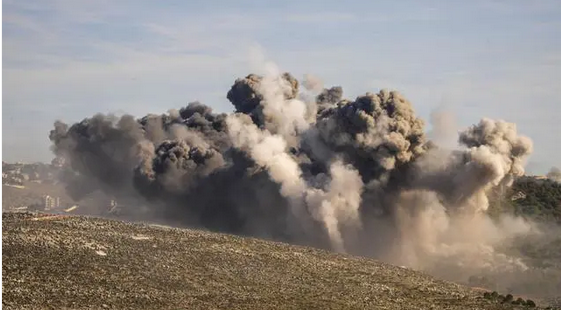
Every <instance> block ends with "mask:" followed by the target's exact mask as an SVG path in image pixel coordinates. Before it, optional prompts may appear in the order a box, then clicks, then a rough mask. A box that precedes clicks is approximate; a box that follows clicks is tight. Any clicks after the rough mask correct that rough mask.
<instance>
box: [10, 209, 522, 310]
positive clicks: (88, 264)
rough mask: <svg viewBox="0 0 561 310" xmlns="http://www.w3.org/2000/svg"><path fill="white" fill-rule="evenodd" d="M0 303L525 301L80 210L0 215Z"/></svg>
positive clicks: (305, 251)
mask: <svg viewBox="0 0 561 310" xmlns="http://www.w3.org/2000/svg"><path fill="white" fill-rule="evenodd" d="M2 227H3V234H2V247H3V251H2V280H3V289H2V306H3V308H4V309H105V308H107V309H524V308H526V307H522V306H517V305H513V304H512V303H511V302H510V300H514V299H516V298H517V296H514V299H510V300H509V301H508V302H504V303H502V301H504V300H505V299H507V300H508V298H506V297H505V296H498V295H491V294H486V295H485V297H483V296H484V294H483V291H480V290H475V289H471V288H468V287H465V286H461V285H457V284H453V283H450V282H445V281H439V280H435V279H434V278H432V277H430V276H427V275H425V274H422V273H419V272H414V271H412V270H408V269H405V268H401V267H397V266H392V265H388V264H384V263H381V262H378V261H375V260H371V259H366V258H361V257H352V256H347V255H339V254H335V253H330V252H327V251H322V250H317V249H312V248H306V247H299V246H291V245H287V244H282V243H274V242H268V241H263V240H256V239H252V238H242V237H239V236H231V235H225V234H215V233H208V232H203V231H197V230H181V229H172V228H164V227H157V226H151V225H141V224H130V223H123V222H118V221H111V220H105V219H97V218H87V217H78V216H72V217H70V216H67V217H56V216H55V217H50V216H42V217H40V216H38V215H37V214H31V213H3V215H2Z"/></svg>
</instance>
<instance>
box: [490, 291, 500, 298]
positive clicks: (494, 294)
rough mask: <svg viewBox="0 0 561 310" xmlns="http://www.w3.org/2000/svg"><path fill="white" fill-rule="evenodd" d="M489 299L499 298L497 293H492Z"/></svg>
mask: <svg viewBox="0 0 561 310" xmlns="http://www.w3.org/2000/svg"><path fill="white" fill-rule="evenodd" d="M491 297H493V298H497V297H499V293H497V291H493V293H491Z"/></svg>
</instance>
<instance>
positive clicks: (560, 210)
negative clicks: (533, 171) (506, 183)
mask: <svg viewBox="0 0 561 310" xmlns="http://www.w3.org/2000/svg"><path fill="white" fill-rule="evenodd" d="M490 212H491V213H492V214H498V213H501V212H508V213H513V214H516V215H520V216H525V217H528V218H531V219H533V220H538V221H547V222H555V223H560V224H561V183H559V182H556V181H553V180H550V179H547V178H545V177H536V176H524V177H520V178H518V179H516V180H515V181H514V183H513V185H512V187H511V188H509V189H507V190H505V191H504V192H500V191H496V192H495V193H494V195H493V196H492V200H491V206H490Z"/></svg>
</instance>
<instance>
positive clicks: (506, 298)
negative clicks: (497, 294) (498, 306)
mask: <svg viewBox="0 0 561 310" xmlns="http://www.w3.org/2000/svg"><path fill="white" fill-rule="evenodd" d="M513 300H514V296H512V295H511V294H508V295H506V296H505V298H503V302H511V301H513Z"/></svg>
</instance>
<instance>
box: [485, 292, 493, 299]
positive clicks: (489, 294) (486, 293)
mask: <svg viewBox="0 0 561 310" xmlns="http://www.w3.org/2000/svg"><path fill="white" fill-rule="evenodd" d="M483 298H485V299H491V298H492V297H491V293H489V292H485V293H483Z"/></svg>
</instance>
